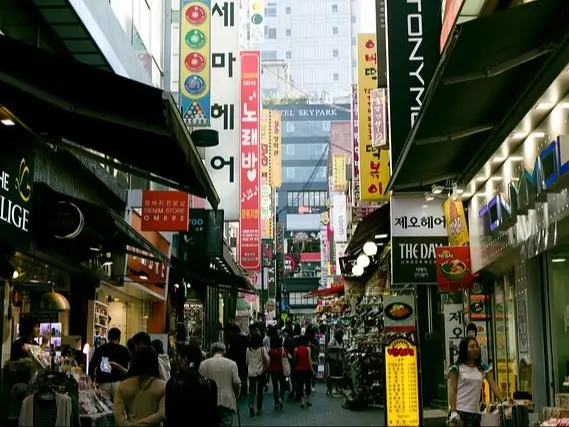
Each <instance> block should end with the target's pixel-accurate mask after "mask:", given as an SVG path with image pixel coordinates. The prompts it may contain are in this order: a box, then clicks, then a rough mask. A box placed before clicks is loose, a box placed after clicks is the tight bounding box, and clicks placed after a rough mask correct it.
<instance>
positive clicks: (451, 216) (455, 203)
mask: <svg viewBox="0 0 569 427" xmlns="http://www.w3.org/2000/svg"><path fill="white" fill-rule="evenodd" d="M443 214H444V216H445V222H446V225H447V234H448V244H449V245H450V246H462V245H468V243H469V242H470V237H469V235H468V224H467V222H466V216H465V214H464V206H463V204H462V200H454V198H453V197H452V196H451V197H449V198H448V199H446V200H445V201H444V203H443Z"/></svg>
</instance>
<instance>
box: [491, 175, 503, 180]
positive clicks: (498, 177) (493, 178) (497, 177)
mask: <svg viewBox="0 0 569 427" xmlns="http://www.w3.org/2000/svg"><path fill="white" fill-rule="evenodd" d="M503 179H504V178H502V177H501V176H493V177H492V181H502V180H503Z"/></svg>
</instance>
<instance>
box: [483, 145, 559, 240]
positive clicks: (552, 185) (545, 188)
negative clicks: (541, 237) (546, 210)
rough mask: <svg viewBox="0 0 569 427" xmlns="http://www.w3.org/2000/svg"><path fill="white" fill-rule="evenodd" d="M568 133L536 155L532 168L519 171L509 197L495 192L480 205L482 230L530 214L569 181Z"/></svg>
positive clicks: (504, 226) (510, 223)
mask: <svg viewBox="0 0 569 427" xmlns="http://www.w3.org/2000/svg"><path fill="white" fill-rule="evenodd" d="M567 172H569V137H567V136H558V137H557V139H556V140H554V141H552V142H551V143H550V144H549V145H548V146H547V147H545V148H544V149H543V150H541V152H540V153H539V154H538V156H537V157H536V159H535V162H534V165H533V171H532V172H529V171H528V170H527V169H525V168H523V169H522V171H521V173H520V175H519V176H518V177H517V178H515V179H514V180H513V181H512V182H510V183H509V184H508V185H507V198H506V197H504V195H502V194H497V195H496V196H494V197H493V198H492V199H491V200H490V201H489V202H488V204H486V205H485V206H484V207H482V209H480V211H479V213H478V215H479V216H480V217H481V218H482V222H481V223H482V230H481V231H482V234H483V235H488V234H490V233H492V232H494V231H497V230H507V229H508V228H510V227H512V226H513V225H515V224H516V222H517V217H518V215H527V214H528V211H530V210H532V209H534V207H535V204H536V203H544V202H547V194H548V193H551V192H555V191H559V190H560V189H562V188H565V187H567V186H568V185H569V174H568V173H567Z"/></svg>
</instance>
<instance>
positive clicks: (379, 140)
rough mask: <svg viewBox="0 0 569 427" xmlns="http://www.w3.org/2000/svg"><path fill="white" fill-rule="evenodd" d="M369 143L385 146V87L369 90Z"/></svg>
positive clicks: (386, 142)
mask: <svg viewBox="0 0 569 427" xmlns="http://www.w3.org/2000/svg"><path fill="white" fill-rule="evenodd" d="M370 97H371V145H372V146H373V147H387V146H388V145H389V141H388V135H387V129H388V127H387V89H374V90H372V91H371V94H370Z"/></svg>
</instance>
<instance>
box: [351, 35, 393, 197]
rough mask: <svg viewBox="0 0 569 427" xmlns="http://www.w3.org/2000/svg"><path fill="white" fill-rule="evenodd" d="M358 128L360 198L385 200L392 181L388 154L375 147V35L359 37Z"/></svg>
mask: <svg viewBox="0 0 569 427" xmlns="http://www.w3.org/2000/svg"><path fill="white" fill-rule="evenodd" d="M357 47H358V85H357V89H358V126H359V149H360V150H359V151H360V152H359V155H360V198H361V200H362V201H366V202H377V201H380V200H382V199H383V198H384V197H385V196H387V194H385V188H386V186H387V183H388V181H389V151H388V150H380V149H379V148H377V147H373V146H372V137H371V133H372V127H371V100H370V93H371V91H372V90H373V89H377V48H376V38H375V34H371V33H370V34H358V38H357Z"/></svg>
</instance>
